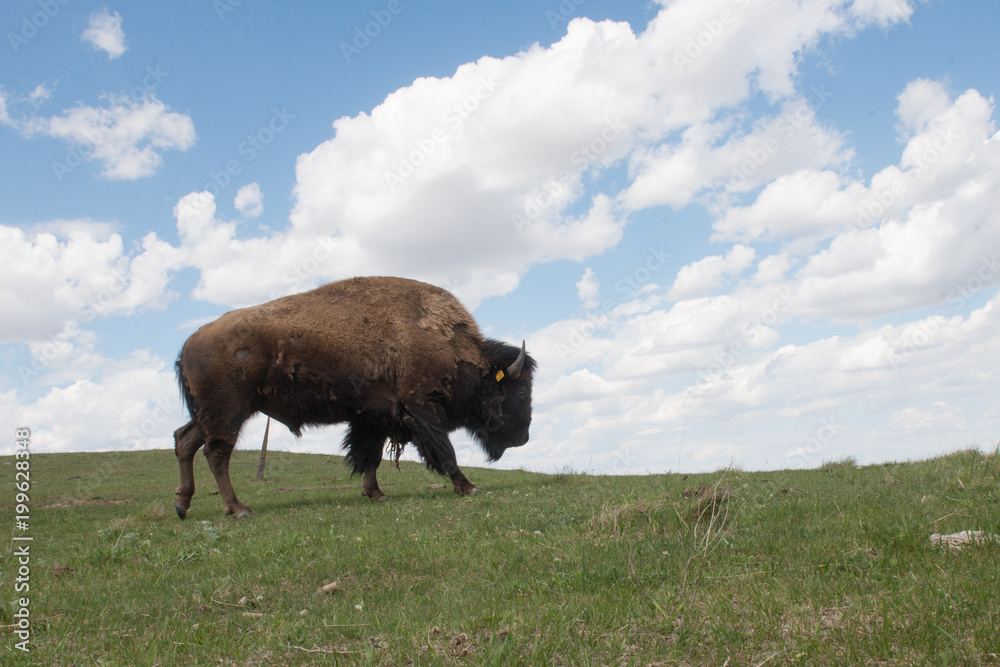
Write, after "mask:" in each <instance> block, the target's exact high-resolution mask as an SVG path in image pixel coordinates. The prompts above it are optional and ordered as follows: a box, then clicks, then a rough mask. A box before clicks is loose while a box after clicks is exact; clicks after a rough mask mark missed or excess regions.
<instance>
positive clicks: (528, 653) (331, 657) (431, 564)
mask: <svg viewBox="0 0 1000 667" xmlns="http://www.w3.org/2000/svg"><path fill="white" fill-rule="evenodd" d="M256 457H257V452H255V451H242V452H240V451H238V452H236V453H235V455H234V459H233V464H232V474H233V480H234V485H235V486H236V489H237V493H238V494H239V496H240V499H241V500H243V501H244V502H246V503H247V504H249V505H250V506H251V507H252V508H254V510H256V511H257V512H258V516H256V517H253V518H251V519H248V520H240V521H237V520H234V519H232V518H230V517H224V516H223V515H222V505H221V501H220V500H219V497H218V496H217V495H210V493H209V492H210V491H214V490H215V485H214V482H213V481H212V480H211V477H210V475H209V473H208V470H207V466H206V464H205V462H204V460H203V458H202V457H201V456H200V455H199V457H198V458H197V459H196V474H197V484H198V491H197V493H196V495H195V498H194V501H193V503H192V507H191V511H190V513H189V514H188V519H187V521H183V522H182V521H180V520H179V519H178V518H177V517H176V515H175V514H174V511H173V491H174V488H175V487H176V484H177V471H176V461H175V459H174V455H173V452H172V451H146V452H130V453H114V454H111V453H109V454H49V455H32V457H31V459H30V461H31V469H30V474H31V485H32V487H31V493H30V496H31V504H30V508H31V510H30V526H29V531H28V533H27V534H30V535H31V536H33V538H34V540H33V541H32V542H31V561H30V593H29V595H30V605H29V609H30V614H31V632H32V636H31V642H32V643H31V650H32V652H31V653H30V654H29V655H28V656H27V657H25V656H24V655H23V654H21V652H20V651H17V650H16V649H15V647H14V645H15V643H16V642H17V641H18V640H17V638H15V637H14V636H13V635H11V634H9V633H11V632H12V630H11V629H10V628H8V629H6V630H5V633H4V641H3V645H2V646H0V662H2V663H3V664H43V665H48V664H51V665H68V664H88V665H90V664H103V665H182V664H183V665H189V664H230V665H255V664H256V665H300V664H318V663H330V662H333V663H337V664H398V665H404V664H419V665H423V664H491V665H508V664H528V665H629V664H631V665H649V664H663V665H673V664H696V665H701V664H711V665H723V664H728V665H764V664H766V665H783V664H814V665H831V664H907V665H909V664H923V663H926V664H942V665H955V664H1000V657H998V656H1000V546H998V545H994V544H990V545H986V546H979V547H974V548H967V549H965V550H963V551H962V552H960V553H949V552H947V551H944V550H942V549H940V548H931V547H930V546H929V542H928V537H929V535H930V534H931V533H934V532H939V533H952V532H958V531H961V530H965V529H982V530H985V531H988V532H991V533H1000V456H997V455H995V454H994V455H990V456H985V455H983V454H982V453H980V452H976V451H968V452H960V453H956V454H953V455H950V456H947V457H943V458H939V459H934V460H930V461H924V462H917V463H902V464H898V465H895V464H893V465H882V466H870V467H864V468H856V467H855V466H854V464H853V463H852V462H851V461H841V462H837V463H833V464H827V465H824V466H823V467H821V468H820V469H816V470H805V471H780V472H754V473H750V472H742V471H739V470H729V471H719V472H717V473H712V474H702V475H690V476H681V475H650V476H637V477H610V476H593V475H581V474H570V473H567V474H558V475H542V474H533V473H527V472H519V471H501V470H489V469H467V470H466V473H467V474H468V476H469V478H470V479H471V480H472V481H473V482H475V483H476V484H478V485H479V486H480V488H481V490H482V491H483V493H482V494H480V495H479V496H476V497H472V498H462V497H459V496H457V495H455V494H454V493H453V492H452V491H451V488H450V484H449V483H447V482H446V480H444V479H442V478H439V477H437V476H435V475H433V474H431V473H428V472H427V471H425V470H424V469H423V467H422V466H420V465H418V464H413V463H402V464H401V465H400V469H399V470H398V471H397V470H396V468H395V467H394V466H392V465H390V464H387V463H385V464H383V466H382V473H381V476H380V482H381V486H382V488H383V490H385V491H386V492H387V493H388V494H389V496H390V497H391V498H392V502H390V503H386V504H374V503H370V502H369V501H368V500H367V499H365V498H362V497H361V493H360V480H359V479H358V478H354V479H351V478H349V476H348V474H347V470H346V469H345V467H344V466H343V464H342V460H341V459H340V457H336V456H323V455H302V454H289V453H285V452H270V453H269V455H268V475H267V476H268V478H269V479H268V481H266V482H253V481H252V479H251V478H252V476H253V474H254V470H255V465H256ZM14 471H15V468H14V461H13V459H12V458H10V457H7V458H3V459H0V475H2V487H3V489H4V496H3V499H4V502H8V504H5V505H3V506H2V511H0V522H2V523H0V526H11V527H12V528H13V526H14V521H15V518H14V514H15V508H14V506H13V504H10V503H9V501H11V500H13V499H14V495H15V490H14V477H15V473H14ZM442 484H444V486H443V487H441V486H439V485H442ZM12 532H13V533H15V534H25V533H23V532H18V531H16V530H12ZM12 544H13V543H12ZM18 544H20V543H18ZM12 548H13V547H12ZM0 568H2V569H0V591H2V596H0V600H2V601H3V602H4V603H5V604H4V605H3V608H2V610H0V625H4V626H11V625H13V624H14V623H15V622H16V619H15V618H14V617H13V613H14V612H15V611H16V609H18V607H17V606H16V605H15V604H14V600H16V599H17V598H18V597H20V595H21V594H18V593H15V590H14V587H15V576H16V572H17V563H16V559H15V558H14V557H13V555H12V554H7V555H6V556H5V559H4V560H3V561H2V565H0ZM331 582H337V584H338V590H336V591H332V592H324V593H317V589H319V588H320V587H322V586H324V585H326V584H328V583H331Z"/></svg>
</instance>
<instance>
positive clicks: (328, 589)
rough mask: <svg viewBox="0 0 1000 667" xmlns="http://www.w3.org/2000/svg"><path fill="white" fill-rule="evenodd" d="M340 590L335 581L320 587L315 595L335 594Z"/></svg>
mask: <svg viewBox="0 0 1000 667" xmlns="http://www.w3.org/2000/svg"><path fill="white" fill-rule="evenodd" d="M339 590H340V585H339V584H337V582H336V581H331V582H330V583H328V584H327V585H326V586H320V587H319V588H317V589H316V593H336V592H337V591H339Z"/></svg>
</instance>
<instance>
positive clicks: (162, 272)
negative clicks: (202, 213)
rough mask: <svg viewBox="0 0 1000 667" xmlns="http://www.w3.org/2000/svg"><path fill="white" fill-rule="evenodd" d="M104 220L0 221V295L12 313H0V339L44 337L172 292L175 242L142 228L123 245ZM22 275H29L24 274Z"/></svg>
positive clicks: (158, 304)
mask: <svg viewBox="0 0 1000 667" xmlns="http://www.w3.org/2000/svg"><path fill="white" fill-rule="evenodd" d="M110 230H111V226H110V225H107V224H102V223H94V222H92V221H87V220H83V221H58V222H55V223H52V224H49V225H45V226H43V227H41V228H40V229H38V230H35V231H25V230H23V229H20V228H18V227H10V226H5V225H0V264H2V265H3V266H4V267H5V269H6V270H5V271H4V272H2V273H0V303H3V304H4V307H5V308H7V309H8V312H16V313H18V316H17V317H9V318H3V320H2V323H0V341H4V342H14V341H23V342H30V341H35V340H39V339H46V338H49V337H51V336H52V335H54V334H55V333H57V332H59V331H61V330H62V329H63V328H64V327H65V326H66V325H67V324H68V323H70V322H73V323H76V324H78V325H80V326H84V325H86V324H89V323H90V322H92V321H93V320H94V319H95V318H96V317H99V316H106V315H112V314H117V315H131V314H133V313H135V312H137V311H140V310H157V309H161V308H163V307H164V306H165V305H166V304H167V303H168V302H169V301H170V300H171V299H172V298H174V297H175V296H176V294H175V293H174V292H173V291H172V290H171V289H170V288H169V282H170V272H171V271H173V270H175V269H177V268H179V266H180V255H179V254H178V251H177V249H176V248H174V247H173V246H171V245H170V244H168V243H166V242H164V241H163V240H161V239H159V238H158V237H157V235H156V234H155V233H154V232H149V233H148V234H147V235H146V236H145V237H144V238H143V239H142V241H141V243H140V245H139V247H138V248H135V249H132V250H131V251H127V250H126V249H125V247H124V243H123V241H122V237H121V236H120V235H119V234H117V233H115V232H112V231H110ZM25 276H29V277H30V279H25Z"/></svg>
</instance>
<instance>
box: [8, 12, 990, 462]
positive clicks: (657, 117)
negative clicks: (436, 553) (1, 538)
mask: <svg viewBox="0 0 1000 667" xmlns="http://www.w3.org/2000/svg"><path fill="white" fill-rule="evenodd" d="M344 4H346V3H319V2H304V3H300V4H299V5H296V6H295V7H294V9H292V8H290V5H287V4H286V5H281V6H278V5H277V4H276V3H264V2H253V1H251V0H243V2H239V3H236V2H231V1H230V0H220V1H219V2H215V3H213V2H207V1H206V2H199V3H177V4H173V5H171V6H170V7H160V6H157V5H148V4H147V3H118V4H114V3H108V4H104V3H88V2H81V1H78V0H72V1H68V2H66V3H65V4H62V3H60V2H59V0H50V1H49V2H45V1H44V0H43V1H41V2H39V1H37V0H36V1H35V2H8V3H5V4H4V6H3V8H2V9H0V25H2V26H3V32H4V37H5V39H4V42H3V44H2V45H0V155H2V158H0V160H2V161H3V163H4V165H5V169H4V174H5V178H4V179H2V181H0V236H2V238H3V243H2V250H0V254H2V255H3V257H2V258H0V263H2V265H3V269H2V272H0V276H2V282H0V303H3V305H4V312H5V313H7V314H8V315H7V317H6V318H5V322H4V323H3V324H2V325H0V350H2V365H0V369H2V375H0V394H2V397H3V399H4V400H3V406H2V407H0V422H2V423H3V424H5V425H7V426H8V427H9V430H10V431H13V429H14V428H15V427H17V426H24V425H28V426H30V427H32V428H33V429H34V430H35V439H34V444H35V447H36V449H37V450H40V451H79V450H97V449H114V448H138V447H143V448H145V447H170V446H172V441H171V433H172V431H173V429H174V428H176V427H177V426H179V425H180V424H181V423H182V422H183V421H184V416H183V414H182V413H181V410H180V407H179V405H177V396H176V394H177V392H176V385H175V381H174V377H173V368H172V365H173V359H174V358H175V356H176V352H177V350H178V349H179V348H180V346H181V344H182V343H183V341H184V339H185V338H186V337H187V336H188V335H190V333H191V332H192V331H193V330H194V328H196V326H197V325H198V324H200V323H202V322H204V321H207V320H208V319H211V318H213V317H215V316H217V315H219V314H221V313H222V312H225V311H226V310H229V309H232V308H234V307H240V306H244V305H249V304H253V303H260V302H263V301H266V300H268V299H269V298H272V297H274V296H278V295H281V294H287V293H291V292H294V291H300V290H303V289H307V288H309V287H312V286H315V285H317V284H319V283H322V282H325V281H328V280H334V279H338V278H343V277H347V276H351V275H357V274H389V273H391V274H398V275H406V276H409V277H413V278H418V279H422V280H427V281H429V282H433V283H436V284H439V285H442V286H444V287H446V288H448V289H450V290H452V291H453V292H454V293H456V295H457V296H459V298H461V299H462V300H463V301H464V302H465V303H466V304H467V305H468V306H469V307H470V308H471V309H473V312H474V314H475V316H476V317H477V319H478V320H479V322H480V323H481V325H482V326H483V328H484V330H486V331H487V332H489V334H490V335H493V336H497V337H501V338H505V339H508V340H511V341H519V340H521V339H522V338H523V339H526V340H527V343H528V348H529V350H530V351H531V352H532V353H533V354H534V356H535V357H536V358H537V359H538V361H539V363H540V373H539V376H538V379H537V383H538V384H537V387H536V400H535V423H534V426H533V429H532V432H533V441H532V443H530V444H529V445H528V446H527V447H524V448H522V449H520V450H517V451H511V452H508V454H507V456H505V457H504V459H502V460H501V462H500V463H499V465H501V466H518V467H521V466H523V467H526V468H529V469H536V470H557V469H561V468H563V467H567V466H568V467H572V468H574V469H581V470H582V469H586V470H593V471H596V472H643V471H645V470H653V471H665V470H678V469H681V470H702V469H714V468H718V467H722V466H724V465H727V464H729V463H730V462H733V463H736V464H739V465H742V466H744V467H746V468H777V467H789V466H795V467H802V466H804V467H813V466H817V465H819V464H820V463H821V461H823V460H830V459H833V458H837V457H840V456H848V455H849V456H855V457H857V459H858V460H859V461H861V462H874V461H884V460H898V459H906V458H920V457H926V456H931V455H934V454H938V453H941V452H945V451H950V450H953V449H955V448H959V447H965V446H974V445H975V446H981V447H990V446H995V444H996V442H997V439H998V438H1000V428H998V426H1000V397H998V396H997V391H996V389H997V388H998V384H1000V383H998V378H997V374H996V372H995V371H993V370H991V369H993V368H996V367H997V363H995V362H997V361H1000V343H996V342H994V340H993V337H992V335H991V334H992V331H995V324H996V322H995V321H994V320H995V319H997V318H998V314H1000V311H998V309H997V306H998V305H1000V304H998V303H997V299H998V296H997V285H998V282H1000V268H996V261H995V259H994V256H995V255H994V253H996V252H997V251H998V250H1000V195H998V194H997V193H998V192H1000V188H998V187H997V186H998V185H1000V184H998V183H997V181H998V174H1000V169H998V167H1000V148H998V146H1000V138H998V137H997V136H996V125H995V123H996V111H995V105H994V97H995V95H996V93H997V90H998V88H1000V85H998V83H1000V74H998V72H1000V68H998V65H1000V34H998V31H1000V28H998V26H1000V21H998V19H1000V6H998V5H996V3H994V2H987V1H986V0H980V1H975V2H961V3H960V2H943V1H939V0H934V1H929V2H921V1H917V0H911V1H910V2H907V1H906V0H857V1H855V2H847V1H838V0H816V1H815V2H810V3H801V4H800V3H797V2H790V1H787V0H767V1H765V0H753V1H750V0H715V1H712V2H709V1H701V2H696V1H694V0H678V1H675V2H663V3H651V4H647V3H632V2H617V3H610V2H598V1H596V0H586V1H585V2H579V3H574V2H572V1H571V0H566V1H565V2H562V3H561V4H560V3H557V2H553V3H549V4H545V3H526V2H513V3H506V4H503V5H500V4H497V3H474V4H470V3H466V4H458V3H438V4H435V5H434V6H433V7H431V6H428V5H427V4H425V3H419V2H412V1H411V0H393V1H386V2H374V3H351V4H350V5H349V6H343V5H344ZM366 31H367V34H366ZM203 192H204V193H206V194H203V195H199V194H198V193H203ZM866 211H867V214H865V215H862V213H863V212H866ZM262 428H263V425H262V423H261V422H260V421H255V422H253V423H252V424H251V425H250V426H249V427H248V429H247V431H246V432H245V435H244V438H243V441H242V442H243V444H242V446H245V447H249V448H254V447H256V446H257V444H256V443H257V442H258V438H259V432H260V431H261V430H262ZM455 440H456V446H457V448H458V449H459V455H460V461H462V462H463V463H466V464H478V463H481V462H482V461H483V457H482V454H481V453H480V452H478V451H477V450H476V449H475V448H474V447H473V446H472V445H471V444H470V443H469V442H468V439H467V438H465V437H464V436H463V435H461V434H456V437H455ZM272 442H273V443H274V445H273V446H275V447H279V448H286V449H295V450H301V451H324V452H331V451H336V446H337V444H338V443H339V431H338V430H337V429H336V428H327V429H322V430H317V431H311V432H309V433H307V434H306V435H305V436H304V437H303V438H302V439H300V440H295V439H294V438H292V436H291V435H290V434H280V435H278V436H276V437H275V439H274V440H273V441H272ZM6 447H8V446H7V445H2V444H0V451H6V449H5V448H6ZM11 447H12V445H11Z"/></svg>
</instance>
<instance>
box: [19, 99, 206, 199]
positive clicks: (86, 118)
mask: <svg viewBox="0 0 1000 667" xmlns="http://www.w3.org/2000/svg"><path fill="white" fill-rule="evenodd" d="M35 92H36V93H37V92H38V89H37V88H36V89H35ZM33 94H34V93H33ZM103 99H104V100H105V101H106V102H107V104H106V105H105V106H103V107H92V106H86V105H83V104H78V105H77V106H75V107H73V108H71V109H67V110H65V111H63V112H62V114H59V115H55V116H50V117H44V116H37V115H27V116H24V117H21V118H15V117H12V116H11V115H10V111H9V109H8V106H7V103H8V101H9V99H8V98H7V97H5V96H4V94H3V91H2V90H0V123H2V124H4V125H7V126H8V127H12V128H14V129H16V130H18V131H19V132H20V133H21V135H22V136H24V137H25V138H32V137H35V136H38V135H42V136H48V137H54V138H56V139H62V140H63V141H65V142H66V143H67V144H68V145H69V146H70V151H71V153H72V155H73V156H74V158H73V159H74V160H78V161H84V160H87V161H90V160H96V161H97V162H99V163H100V164H101V165H102V167H103V171H102V173H101V175H102V176H103V177H105V178H107V179H110V180H135V179H138V178H145V177H147V176H152V175H153V174H154V173H156V170H157V169H158V168H159V167H160V165H161V164H162V162H163V157H162V155H161V153H162V152H163V151H166V150H181V151H185V150H187V149H189V148H190V147H191V146H193V145H194V143H195V139H196V135H195V131H194V123H193V122H192V121H191V118H190V117H189V116H188V115H186V114H182V113H178V112H176V111H171V110H170V109H169V107H167V105H166V104H164V103H163V102H161V101H160V100H158V99H157V98H156V95H155V94H152V93H150V94H148V95H146V96H144V97H142V98H141V99H137V98H132V97H119V96H114V95H105V96H103ZM29 101H31V100H29ZM75 168H76V164H74V163H73V162H72V160H70V159H67V160H66V161H65V163H64V162H58V161H57V162H54V163H53V171H54V172H55V175H56V177H57V178H58V179H59V180H62V179H63V178H65V176H66V174H68V173H70V172H72V171H73V169H75Z"/></svg>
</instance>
